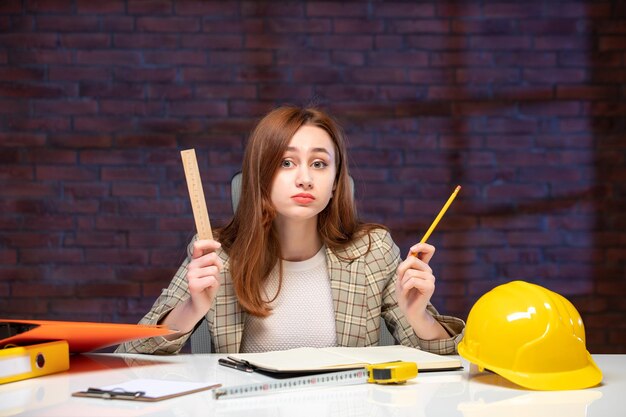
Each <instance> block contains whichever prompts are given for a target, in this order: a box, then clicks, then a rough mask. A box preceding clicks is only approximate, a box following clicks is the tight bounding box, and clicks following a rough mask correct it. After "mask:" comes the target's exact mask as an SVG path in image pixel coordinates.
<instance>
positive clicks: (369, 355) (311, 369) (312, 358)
mask: <svg viewBox="0 0 626 417" xmlns="http://www.w3.org/2000/svg"><path fill="white" fill-rule="evenodd" d="M228 358H229V359H231V360H232V361H234V362H237V363H239V364H242V365H243V366H247V367H249V368H251V370H254V371H256V372H261V373H265V374H268V375H271V376H276V377H280V376H294V375H298V374H299V375H305V374H313V373H322V372H332V371H337V370H342V369H356V368H361V367H363V366H365V365H372V364H377V363H385V362H395V361H405V362H415V363H416V364H417V369H418V370H419V371H420V372H424V371H448V370H453V369H459V368H462V365H461V359H460V358H459V357H458V356H441V355H436V354H434V353H430V352H425V351H423V350H419V349H415V348H411V347H406V346H400V345H395V346H372V347H360V348H351V347H328V348H308V347H306V348H297V349H289V350H281V351H272V352H263V353H239V354H232V355H229V356H228Z"/></svg>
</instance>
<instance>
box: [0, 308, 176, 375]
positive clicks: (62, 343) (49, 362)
mask: <svg viewBox="0 0 626 417" xmlns="http://www.w3.org/2000/svg"><path fill="white" fill-rule="evenodd" d="M169 333H172V331H171V330H169V329H167V327H164V326H146V325H138V324H117V323H89V322H71V321H46V320H10V319H9V320H4V319H0V384H5V383H8V382H14V381H20V380H23V379H28V378H35V377H38V376H42V375H48V374H52V373H56V372H63V371H67V370H68V369H69V367H70V353H81V352H90V351H93V350H98V349H101V348H104V347H108V346H112V345H116V344H118V343H121V342H125V341H128V340H133V339H139V338H143V337H153V336H162V335H165V334H169Z"/></svg>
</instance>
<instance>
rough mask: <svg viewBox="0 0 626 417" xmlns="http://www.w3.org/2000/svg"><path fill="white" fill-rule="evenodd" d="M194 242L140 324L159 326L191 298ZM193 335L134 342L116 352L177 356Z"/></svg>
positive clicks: (123, 344)
mask: <svg viewBox="0 0 626 417" xmlns="http://www.w3.org/2000/svg"><path fill="white" fill-rule="evenodd" d="M194 241H195V237H194V239H192V241H191V242H190V243H189V245H188V246H187V257H186V258H185V260H184V261H183V263H182V264H181V265H180V267H179V268H178V270H177V271H176V274H175V275H174V277H173V278H172V280H171V282H170V284H169V286H168V287H167V288H165V289H163V291H162V292H161V295H160V296H159V297H158V298H157V299H156V301H155V302H154V304H153V305H152V308H151V309H150V311H148V313H147V314H146V315H145V316H144V317H143V318H142V319H141V320H140V321H139V324H159V322H160V321H161V320H163V318H164V317H165V316H166V315H167V314H168V313H169V312H170V311H172V309H173V308H174V307H176V305H178V304H179V303H181V302H183V301H185V300H186V299H187V298H189V290H188V286H187V279H186V276H187V265H188V264H189V262H190V261H191V250H192V247H193V242H194ZM191 333H192V332H188V333H185V334H184V335H182V336H180V337H179V338H177V339H174V340H167V339H166V338H164V337H163V336H156V337H150V338H146V339H137V340H132V341H129V342H125V343H122V344H121V345H119V346H118V347H117V349H116V350H115V352H116V353H150V354H157V355H165V354H175V353H178V352H180V350H181V349H182V347H183V346H184V345H185V342H186V341H187V339H188V338H189V336H190V335H191Z"/></svg>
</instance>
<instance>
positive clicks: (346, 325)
mask: <svg viewBox="0 0 626 417" xmlns="http://www.w3.org/2000/svg"><path fill="white" fill-rule="evenodd" d="M348 252H349V251H345V252H344V251H342V252H341V253H340V254H339V255H340V256H341V258H340V257H339V256H337V255H336V254H335V253H333V252H332V251H331V250H330V249H328V248H327V249H326V262H327V265H328V271H329V274H330V287H331V291H332V294H333V304H334V307H335V326H336V329H337V344H338V345H339V346H352V347H360V346H365V334H366V313H367V310H366V301H367V300H366V276H365V265H364V260H363V257H362V256H359V255H360V254H357V253H348ZM355 256H356V259H354V260H346V259H343V258H344V257H349V258H352V257H355Z"/></svg>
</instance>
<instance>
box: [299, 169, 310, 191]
mask: <svg viewBox="0 0 626 417" xmlns="http://www.w3.org/2000/svg"><path fill="white" fill-rule="evenodd" d="M297 185H298V187H302V188H304V189H305V190H310V189H311V188H313V179H312V178H311V175H309V172H308V171H306V170H305V171H304V172H302V171H301V172H300V175H298V179H297Z"/></svg>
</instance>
